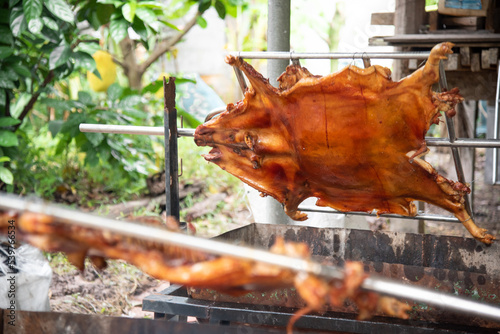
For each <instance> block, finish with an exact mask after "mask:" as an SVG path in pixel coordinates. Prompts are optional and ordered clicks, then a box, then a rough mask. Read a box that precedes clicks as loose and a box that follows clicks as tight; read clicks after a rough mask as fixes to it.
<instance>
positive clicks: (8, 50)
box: [0, 46, 14, 59]
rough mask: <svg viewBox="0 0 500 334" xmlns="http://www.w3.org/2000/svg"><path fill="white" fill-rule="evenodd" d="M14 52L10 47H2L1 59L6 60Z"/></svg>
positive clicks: (0, 49) (0, 48)
mask: <svg viewBox="0 0 500 334" xmlns="http://www.w3.org/2000/svg"><path fill="white" fill-rule="evenodd" d="M13 52H14V49H13V48H11V47H10V46H0V59H5V58H7V57H8V56H10V55H11V54H12V53H13Z"/></svg>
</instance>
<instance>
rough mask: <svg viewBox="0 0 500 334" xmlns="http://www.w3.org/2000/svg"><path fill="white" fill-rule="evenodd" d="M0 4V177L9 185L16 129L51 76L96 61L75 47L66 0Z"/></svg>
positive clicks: (62, 76) (49, 83) (48, 85)
mask: <svg viewBox="0 0 500 334" xmlns="http://www.w3.org/2000/svg"><path fill="white" fill-rule="evenodd" d="M0 6H1V12H2V14H1V15H0V159H1V160H0V181H1V182H3V183H5V184H9V185H11V184H12V182H13V177H12V173H11V168H9V167H10V165H12V164H13V163H14V160H15V159H16V158H18V155H17V151H16V149H15V148H16V147H17V146H18V145H19V143H20V140H19V138H18V136H19V135H18V134H17V133H16V130H17V128H18V127H19V126H20V125H21V122H22V121H23V120H24V118H25V117H26V116H27V115H28V113H29V111H30V110H31V109H32V108H33V106H34V105H35V103H36V101H37V99H38V98H39V97H40V96H42V95H46V94H50V93H51V92H52V91H53V89H54V88H53V86H52V83H53V82H54V81H58V80H64V79H65V78H67V77H68V76H69V75H70V74H71V73H72V72H73V71H75V70H78V69H79V68H85V69H90V70H95V68H96V67H95V66H96V65H95V62H94V60H93V59H92V57H91V56H90V55H88V54H85V52H83V51H76V50H75V47H76V46H77V45H78V44H79V43H80V42H81V40H79V39H78V33H79V32H78V29H77V28H76V22H75V19H74V15H73V9H72V8H71V7H70V6H69V5H68V3H67V2H65V1H63V0H54V1H53V0H25V1H10V3H5V2H4V3H3V4H2V5H0ZM6 148H9V149H6ZM1 184H2V183H0V186H1Z"/></svg>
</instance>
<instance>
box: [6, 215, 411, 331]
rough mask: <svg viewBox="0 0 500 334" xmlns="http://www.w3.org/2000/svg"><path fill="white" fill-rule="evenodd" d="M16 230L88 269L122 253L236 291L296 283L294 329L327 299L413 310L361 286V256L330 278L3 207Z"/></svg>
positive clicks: (167, 272)
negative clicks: (88, 263)
mask: <svg viewBox="0 0 500 334" xmlns="http://www.w3.org/2000/svg"><path fill="white" fill-rule="evenodd" d="M10 222H12V224H11V223H10ZM151 223H152V222H151V221H150V222H149V225H151ZM155 225H156V227H158V228H159V229H169V230H172V227H174V228H175V227H176V226H178V225H177V222H176V221H175V219H174V218H172V217H168V221H167V225H166V226H162V224H158V223H156V224H155ZM138 228H140V226H138ZM11 230H15V243H16V244H17V243H18V242H20V241H24V242H28V243H30V244H32V245H34V246H36V247H38V248H40V249H42V250H45V251H63V252H65V253H66V254H67V257H68V260H69V261H70V262H71V263H73V264H74V265H75V266H77V267H78V268H79V269H80V270H82V269H84V260H85V258H86V257H87V256H88V257H90V259H91V260H92V262H93V263H94V265H96V266H98V267H102V266H103V265H105V258H113V259H123V260H125V261H127V262H129V263H131V264H133V265H136V266H137V267H139V268H140V269H142V270H143V271H144V272H146V273H148V274H150V275H151V276H153V277H155V278H158V279H162V280H166V281H169V282H171V283H174V284H183V285H187V286H190V287H203V288H212V289H215V290H218V291H220V292H225V293H229V294H234V295H238V294H242V293H243V294H244V293H247V292H249V291H264V290H271V289H276V288H285V287H295V288H296V289H297V291H298V292H299V294H300V296H301V297H302V298H303V299H304V301H305V302H306V305H307V306H306V307H305V308H304V309H302V310H299V311H298V312H297V313H296V314H295V315H294V316H293V317H292V318H291V320H290V323H289V326H288V332H289V333H291V331H292V326H293V324H294V322H295V321H296V320H297V319H298V318H300V317H301V316H302V315H304V314H306V313H309V312H311V311H321V310H322V309H323V308H324V306H325V305H326V304H327V303H332V304H334V305H337V306H340V305H342V304H343V303H344V301H345V300H346V299H348V298H349V299H351V300H353V301H354V302H355V303H356V305H358V308H359V318H360V319H366V318H369V317H370V316H371V315H372V314H373V313H374V312H377V313H382V314H386V315H390V316H394V317H399V318H403V319H406V318H408V311H409V310H410V306H409V305H408V304H406V303H403V302H400V301H397V300H396V299H394V298H391V297H386V296H379V295H378V294H376V293H373V292H368V291H364V290H362V289H361V288H360V286H361V284H362V283H363V280H364V279H365V278H366V277H367V275H366V274H365V273H364V270H363V264H362V263H360V262H346V264H345V268H344V273H345V274H344V278H343V279H342V280H327V279H324V278H320V277H317V276H314V275H310V274H306V273H302V272H295V271H292V270H289V269H284V268H279V267H276V266H272V265H267V264H262V263H257V262H254V261H245V260H241V259H236V258H231V257H226V256H215V255H211V254H206V253H203V252H198V251H192V250H189V249H186V248H181V247H177V246H172V245H165V244H159V243H155V242H148V241H144V240H142V239H138V238H133V237H127V236H121V235H118V234H115V233H110V232H108V231H102V230H97V229H92V228H88V227H81V226H77V225H71V224H68V223H62V222H57V221H56V220H54V219H53V218H52V217H50V216H46V215H42V214H34V213H24V214H21V215H18V214H15V213H8V212H3V213H2V212H0V235H2V234H4V235H9V233H8V231H11ZM176 232H177V231H176ZM12 240H13V239H12ZM12 246H15V245H14V243H13V245H12ZM270 251H271V252H274V253H277V254H283V255H287V256H291V257H299V258H304V259H309V257H310V251H309V248H308V247H307V245H305V244H303V243H294V242H285V241H284V240H283V239H282V238H277V240H276V242H275V244H274V245H273V246H272V247H271V249H270ZM9 253H10V252H9ZM12 253H15V251H13V252H12Z"/></svg>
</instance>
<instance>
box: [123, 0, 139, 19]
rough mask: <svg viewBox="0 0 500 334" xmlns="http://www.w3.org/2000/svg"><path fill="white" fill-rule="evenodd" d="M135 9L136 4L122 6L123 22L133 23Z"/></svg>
mask: <svg viewBox="0 0 500 334" xmlns="http://www.w3.org/2000/svg"><path fill="white" fill-rule="evenodd" d="M136 8H137V3H136V2H127V3H126V4H125V5H123V7H122V14H123V17H124V18H125V20H127V21H129V22H130V23H132V22H134V16H135V10H136Z"/></svg>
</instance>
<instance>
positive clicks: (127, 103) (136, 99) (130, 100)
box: [118, 95, 142, 109]
mask: <svg viewBox="0 0 500 334" xmlns="http://www.w3.org/2000/svg"><path fill="white" fill-rule="evenodd" d="M141 100H142V98H141V97H140V96H139V95H130V96H126V97H124V98H123V99H121V101H120V103H118V108H129V109H131V108H134V107H135V106H136V105H138V104H139V103H141Z"/></svg>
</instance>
